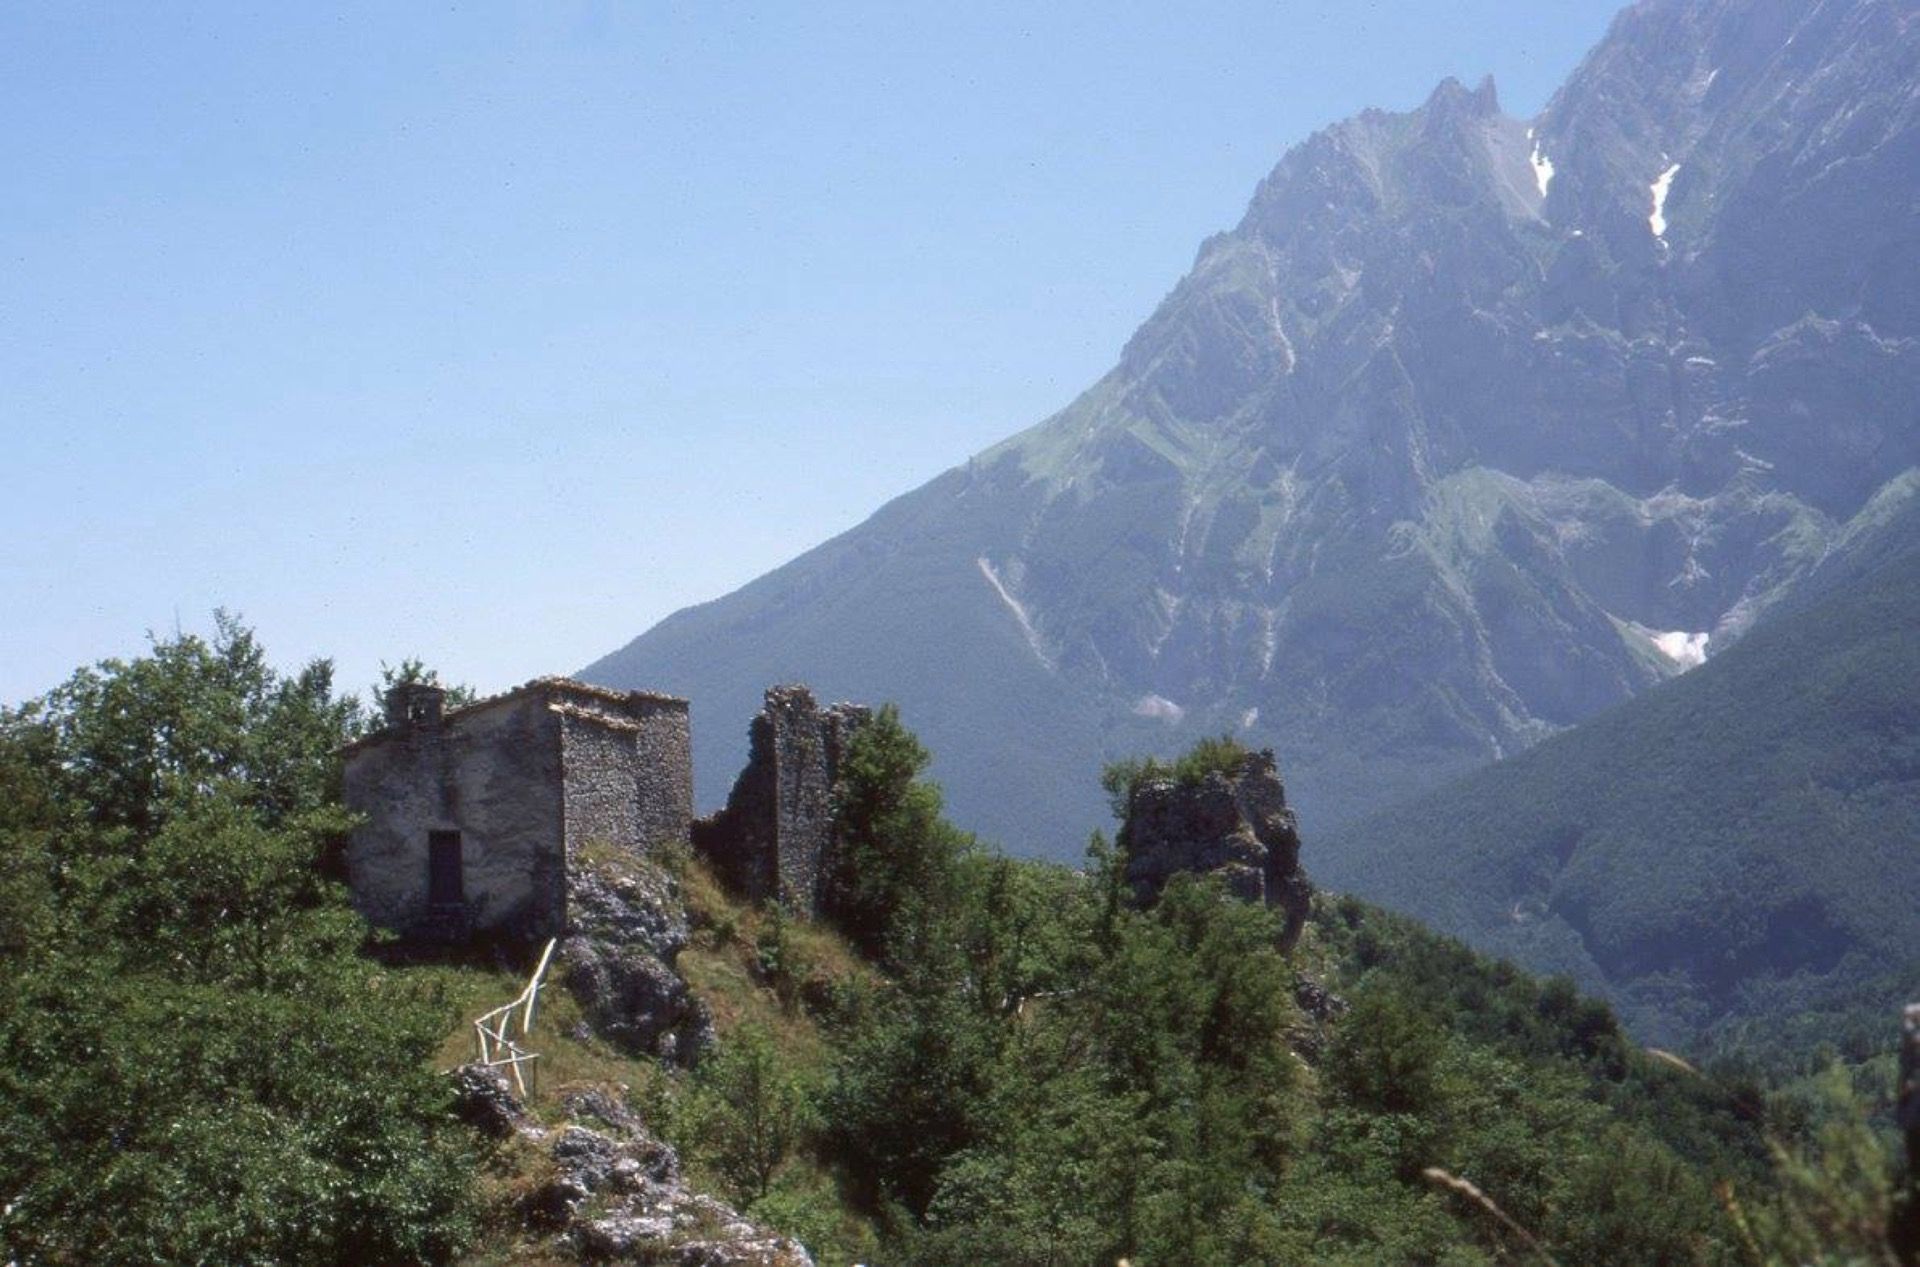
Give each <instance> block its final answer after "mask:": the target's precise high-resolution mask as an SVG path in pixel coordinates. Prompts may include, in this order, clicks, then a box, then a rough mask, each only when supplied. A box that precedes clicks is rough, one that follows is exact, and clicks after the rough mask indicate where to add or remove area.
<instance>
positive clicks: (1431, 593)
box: [590, 0, 1920, 853]
mask: <svg viewBox="0 0 1920 1267" xmlns="http://www.w3.org/2000/svg"><path fill="white" fill-rule="evenodd" d="M1914 12H1915V11H1914V8H1913V5H1912V3H1911V0H1817V2H1816V3H1810V4H1809V3H1801V2H1800V0H1648V2H1647V3H1643V4H1639V5H1635V6H1634V7H1633V8H1631V9H1629V10H1627V11H1626V12H1625V13H1623V14H1622V15H1621V17H1620V18H1619V19H1618V20H1617V21H1616V22H1615V23H1614V24H1613V27H1612V28H1611V30H1610V32H1609V34H1608V36H1607V37H1606V39H1605V40H1603V41H1602V43H1601V45H1600V46H1599V47H1598V48H1596V49H1595V50H1594V52H1593V53H1592V54H1591V55H1590V56H1589V57H1588V58H1587V59H1586V61H1585V62H1584V63H1583V64H1582V65H1581V67H1580V68H1579V69H1578V70H1577V71H1576V72H1575V73H1574V74H1573V75H1572V76H1571V77H1570V79H1569V80H1568V82H1567V84H1566V86H1565V87H1564V88H1563V89H1562V90H1561V91H1560V92H1559V93H1558V94H1556V96H1555V97H1554V98H1553V100H1552V102H1551V103H1550V104H1549V105H1548V107H1547V108H1546V110H1544V111H1543V112H1542V113H1541V115H1540V116H1539V117H1538V118H1537V119H1535V120H1533V121H1532V122H1531V124H1529V123H1528V122H1527V121H1524V120H1518V119H1511V118H1508V117H1507V116H1505V115H1504V114H1502V113H1501V112H1500V110H1499V102H1498V94H1497V91H1496V90H1495V89H1494V87H1493V85H1492V84H1491V82H1484V83H1482V84H1481V85H1480V86H1479V87H1477V88H1473V89H1469V88H1468V87H1466V86H1465V85H1464V84H1462V83H1460V82H1459V81H1455V80H1449V81H1447V82H1445V83H1443V84H1441V85H1440V87H1439V88H1437V89H1436V90H1435V91H1434V92H1433V94H1432V95H1431V96H1430V97H1429V99H1428V100H1427V101H1426V102H1425V103H1424V104H1423V105H1422V106H1420V107H1419V108H1418V109H1416V110H1413V111H1409V112H1404V113H1392V112H1386V111H1378V110H1370V111H1366V112H1364V113H1362V114H1360V115H1358V116H1355V117H1354V118H1351V119H1347V120H1345V121H1342V122H1339V123H1335V124H1333V125H1331V126H1329V127H1327V128H1325V129H1322V130H1321V131H1319V132H1316V133H1315V134H1314V135H1312V136H1310V137H1308V138H1307V139H1305V140H1304V141H1302V142H1301V143H1300V144H1299V145H1297V146H1295V147H1293V148H1292V149H1290V150H1289V151H1288V152H1287V153H1286V154H1285V155H1283V156H1282V157H1281V159H1280V160H1279V162H1278V163H1277V164H1276V165H1275V167H1274V168H1273V170H1272V171H1271V172H1270V173H1269V174H1268V176H1267V177H1266V178H1265V179H1264V180H1263V181H1262V182H1261V183H1260V185H1259V187H1258V188H1257V189H1256V190H1255V192H1254V194H1253V197H1252V199H1251V201H1250V203H1249V205H1248V207H1247V209H1246V212H1245V214H1244V215H1243V216H1242V217H1241V219H1240V220H1239V222H1238V223H1237V224H1236V225H1235V226H1234V227H1233V228H1232V229H1230V230H1228V231H1226V232H1223V233H1218V234H1215V235H1214V236H1212V237H1210V238H1208V239H1207V240H1206V241H1205V242H1204V244H1203V245H1202V246H1201V248H1200V251H1199V252H1198V254H1197V256H1196V259H1195V262H1194V265H1193V268H1192V269H1191V270H1190V272H1189V273H1188V274H1187V276H1185V277H1184V278H1182V279H1181V281H1180V282H1179V283H1178V284H1177V285H1176V286H1175V287H1174V288H1173V290H1172V291H1171V292H1170V293H1169V294H1168V295H1167V297H1166V298H1165V299H1164V300H1163V301H1162V302H1161V303H1160V304H1159V306H1158V307H1157V308H1156V310H1155V311H1154V312H1153V313H1152V314H1151V315H1150V316H1149V317H1148V319H1147V320H1146V321H1145V322H1144V323H1143V324H1142V325H1141V327H1140V328H1139V330H1138V331H1137V332H1136V333H1135V334H1134V336H1133V337H1132V338H1131V339H1130V340H1129V341H1128V342H1127V344H1126V346H1125V348H1124V350H1123V351H1122V353H1121V355H1120V357H1119V360H1118V363H1117V364H1116V365H1115V367H1114V369H1113V370H1112V371H1110V372H1109V373H1108V374H1107V375H1105V376H1104V377H1103V378H1102V379H1101V380H1100V381H1099V382H1097V383H1096V384H1094V385H1093V386H1092V387H1090V388H1089V389H1088V390H1087V391H1086V392H1085V393H1083V394H1082V395H1081V396H1080V397H1079V398H1078V399H1077V400H1075V401H1074V402H1073V403H1072V404H1070V405H1069V406H1068V407H1067V408H1066V409H1064V410H1062V411H1061V412H1060V413H1059V414H1057V415H1055V416H1054V417H1053V418H1050V419H1048V420H1046V421H1044V422H1042V423H1041V424H1039V425H1038V426H1036V427H1033V428H1031V429H1029V430H1027V431H1025V432H1022V433H1020V434H1018V435H1016V436H1013V437H1012V438H1010V439H1008V440H1007V441H1005V442H1003V443H1002V444H1000V445H997V446H995V447H994V448H993V449H991V450H989V451H987V452H986V453H983V454H981V455H979V456H978V457H977V458H976V459H975V460H974V461H973V462H971V463H969V464H968V465H967V466H966V467H964V468H962V469H959V470H956V471H953V472H949V473H948V474H947V475H945V476H943V477H941V478H940V479H939V480H936V481H934V482H933V483H931V484H929V485H927V486H926V487H925V488H923V489H921V490H919V491H918V492H916V493H912V494H909V495H907V496H906V497H904V498H902V499H900V500H899V501H897V502H895V503H894V504H893V505H891V506H889V507H888V508H886V509H885V510H883V511H882V512H881V513H880V514H878V515H876V516H875V517H874V519H873V520H871V521H870V522H869V523H868V524H866V525H863V526H862V527H860V528H857V529H855V530H854V531H853V532H851V533H849V534H847V535H846V536H844V537H842V538H840V539H838V540H836V541H834V542H830V543H828V544H827V545H825V546H822V547H820V548H819V549H818V550H816V551H813V552H811V553H810V554H808V555H806V556H803V557H802V558H801V559H799V560H796V561H795V563H793V564H791V565H789V566H788V567H787V568H784V569H782V570H781V571H779V572H776V573H774V574H772V575H770V576H769V577H767V578H763V580H762V581H760V582H756V583H755V584H754V585H753V586H749V587H748V588H747V589H746V590H743V591H741V592H740V593H739V594H737V595H734V596H732V597H730V598H728V599H724V600H721V601H720V602H718V603H715V604H709V605H707V606H706V607H703V608H700V609H696V610H694V611H690V612H686V613H682V614H681V615H679V616H676V617H673V618H671V619H670V620H668V621H667V622H665V623H664V624H663V625H662V626H660V627H659V628H658V629H656V630H655V631H653V632H652V633H650V634H648V635H647V636H646V637H645V638H643V639H641V640H640V641H639V642H637V643H635V644H634V645H633V646H632V647H630V648H628V649H627V650H626V651H623V652H621V653H619V654H617V655H616V656H613V657H609V659H608V660H606V661H603V662H602V663H601V664H599V665H596V666H594V668H593V669H592V670H590V672H592V673H594V674H596V675H598V676H599V677H600V678H601V679H602V680H607V681H611V682H613V683H615V684H621V685H637V684H647V685H653V686H657V687H664V688H667V689H672V690H676V691H680V692H682V693H686V694H690V695H691V696H692V697H693V698H694V699H695V701H696V703H695V726H694V730H695V735H696V756H697V760H696V765H697V766H699V767H702V768H710V769H716V770H731V769H734V768H737V767H738V765H739V763H740V762H739V754H738V753H737V751H734V750H733V749H734V748H736V747H737V741H734V740H731V739H719V740H715V739H711V738H709V739H705V740H703V739H702V738H701V736H702V735H707V736H732V735H735V734H737V733H738V732H739V722H740V719H741V718H744V717H746V716H748V715H750V714H751V713H752V711H753V708H754V705H755V703H756V701H754V700H753V699H752V698H751V696H750V694H749V693H748V692H747V691H746V690H745V689H743V688H740V687H738V686H737V685H735V684H734V683H735V682H736V681H738V682H753V681H763V680H766V679H767V678H769V677H770V676H780V677H793V678H802V677H804V678H806V679H808V680H811V681H813V682H815V683H816V684H818V685H819V686H820V687H822V688H823V689H825V690H828V691H831V692H833V693H835V694H837V695H845V696H850V697H857V698H866V699H894V700H897V701H898V702H900V703H901V704H902V706H903V711H904V713H905V715H906V716H907V717H908V719H909V720H910V721H912V722H913V723H914V724H916V726H919V727H921V728H922V731H923V734H924V735H925V737H926V738H927V740H928V742H929V746H930V747H931V748H932V749H933V750H934V751H935V752H936V753H937V754H939V757H938V760H939V767H938V769H937V773H938V775H939V776H940V777H941V778H942V780H943V782H944V783H945V784H946V785H947V788H948V790H949V793H950V795H951V798H952V804H953V808H954V811H955V813H956V815H957V816H958V817H959V818H961V820H962V821H965V822H968V823H969V824H971V825H974V826H977V827H979V828H980V829H982V830H983V831H985V832H987V833H988V834H990V835H998V836H1000V837H1001V838H1002V839H1004V840H1005V841H1006V842H1007V843H1008V844H1010V845H1013V846H1014V847H1028V848H1049V849H1057V850H1059V851H1061V852H1062V853H1067V852H1071V851H1072V850H1074V849H1077V847H1078V842H1079V841H1080V840H1082V839H1084V835H1085V831H1086V830H1087V829H1088V828H1089V827H1091V826H1092V825H1093V824H1095V823H1097V822H1098V821H1099V815H1100V800H1099V797H1098V794H1097V791H1096V789H1094V788H1093V787H1092V786H1091V780H1090V779H1089V778H1088V777H1087V773H1086V772H1087V771H1089V770H1092V769H1096V768H1098V766H1099V764H1100V762H1101V760H1102V759H1103V758H1104V757H1108V756H1112V755H1117V754H1120V753H1126V752H1132V751H1141V750H1146V751H1160V752H1167V751H1171V750H1173V749H1175V748H1177V747H1181V746H1184V745H1185V744H1186V743H1188V742H1190V741H1191V740H1192V739H1194V738H1196V737H1198V736H1200V735H1205V734H1218V733H1220V731H1222V730H1231V731H1233V732H1235V733H1236V734H1239V735H1241V736H1242V737H1244V738H1245V739H1246V740H1247V741H1249V742H1250V743H1256V744H1260V745H1266V744H1272V745H1274V746H1276V747H1277V748H1279V749H1280V750H1281V751H1282V752H1284V753H1285V754H1286V755H1287V759H1288V764H1289V769H1290V771H1291V783H1292V786H1293V791H1294V794H1295V798H1296V800H1297V801H1298V803H1299V804H1300V805H1301V806H1302V807H1303V809H1304V812H1305V813H1307V814H1309V815H1313V816H1324V818H1325V819H1327V820H1335V819H1339V818H1343V817H1345V816H1347V815H1348V814H1351V813H1353V812H1356V811H1358V810H1361V809H1364V808H1366V807H1368V806H1369V805H1374V804H1378V803H1379V802H1380V801H1382V800H1383V799H1387V798H1390V797H1392V796H1394V795H1396V794H1399V793H1404V792H1406V791H1409V790H1411V789H1413V788H1415V787H1419V786H1423V785H1425V784H1428V783H1431V782H1432V781H1434V780H1436V779H1439V778H1442V777H1444V776H1446V775H1447V774H1449V773H1453V772H1457V771H1461V770H1464V769H1467V768H1469V767H1471V766H1472V765H1474V764H1476V763H1478V762H1482V761H1486V760H1490V759H1494V758H1497V757H1500V756H1502V755H1504V754H1508V753H1511V752H1514V751H1517V750H1519V749H1521V748H1523V747H1525V746H1527V745H1529V744H1530V743H1532V742H1534V741H1535V740H1537V739H1538V738H1540V737H1542V736H1544V735H1546V734H1550V733H1552V732H1553V731H1555V730H1556V729H1559V728H1562V727H1565V726H1569V725H1572V724H1574V723H1576V722H1578V721H1580V720H1581V719H1582V718H1585V717H1587V716H1590V715H1592V714H1593V713H1594V712H1596V711H1598V710H1600V709H1602V708H1605V707H1606V706H1608V705H1609V704H1612V703H1616V702H1619V701H1620V700H1623V699H1625V698H1626V697H1628V696H1630V695H1632V694H1634V693H1636V692H1638V691H1641V690H1644V689H1645V688H1647V687H1649V686H1652V685H1654V684H1656V683H1658V682H1660V681H1661V680H1663V679H1664V678H1667V677H1670V676H1672V675H1674V674H1676V673H1679V672H1682V671H1684V670H1686V669H1687V668H1688V667H1690V666H1691V665H1693V664H1695V663H1698V655H1697V654H1696V651H1695V649H1697V648H1700V647H1703V646H1704V647H1707V648H1708V649H1709V654H1710V653H1711V650H1712V649H1713V648H1716V647H1718V646H1720V645H1724V643H1725V641H1726V640H1728V639H1730V638H1732V637H1735V636H1737V635H1738V634H1739V633H1740V632H1741V630H1743V629H1744V628H1745V627H1746V626H1747V624H1749V623H1751V621H1752V620H1753V619H1754V618H1755V617H1756V615H1757V614H1760V613H1764V612H1765V611H1767V610H1768V609H1769V607H1770V605H1771V604H1773V603H1774V602H1775V601H1777V600H1778V599H1779V598H1780V597H1781V596H1782V595H1784V594H1786V593H1787V592H1788V591H1789V590H1790V589H1791V588H1792V587H1793V585H1794V584H1796V583H1797V581H1798V580H1799V579H1800V578H1801V577H1803V576H1805V575H1806V574H1807V573H1808V571H1809V570H1810V569H1811V568H1813V567H1814V566H1815V565H1816V564H1817V563H1818V561H1819V560H1820V558H1821V557H1822V555H1823V554H1824V553H1825V552H1826V551H1827V550H1828V549H1829V548H1831V547H1834V546H1835V543H1839V542H1842V541H1844V540H1846V538H1847V529H1846V524H1847V521H1848V520H1849V519H1851V518H1852V517H1853V516H1855V515H1856V514H1859V513H1861V511H1862V508H1863V507H1865V506H1866V505H1867V504H1868V502H1869V499H1870V498H1871V497H1872V496H1873V495H1874V493H1875V492H1876V490H1879V489H1880V488H1882V487H1883V486H1884V485H1886V484H1887V482H1888V481H1889V480H1892V479H1894V478H1896V477H1898V476H1899V475H1900V474H1901V473H1902V472H1903V471H1905V470H1907V469H1908V468H1909V467H1912V466H1915V465H1916V464H1920V424H1916V422H1915V419H1917V418H1920V216H1916V214H1915V205H1916V204H1915V202H1914V190H1915V188H1916V187H1920V126H1917V125H1920V22H1917V21H1915V18H1914ZM873 648H883V650H879V651H877V652H876V651H871V649H873ZM1669 648H1681V649H1682V651H1683V652H1684V654H1681V655H1675V654H1671V653H1670V652H1669V650H1668V649H1669ZM861 649H869V650H864V651H863V650H861ZM702 699H706V700H710V701H712V703H710V704H707V705H705V706H704V707H705V708H707V709H711V710H714V711H712V712H711V713H706V714H704V715H703V705H702V704H701V702H700V701H701V700H702ZM703 747H705V748H706V750H707V751H708V752H710V753H711V754H712V755H711V756H710V757H707V758H701V757H700V756H699V753H700V750H701V749H702V748H703ZM1360 770H1365V771H1366V772H1367V774H1366V777H1365V778H1361V777H1359V776H1358V774H1357V772H1358V771H1360ZM1063 789H1065V790H1064V791H1063ZM724 791H725V789H724V787H718V786H708V787H706V788H705V789H704V790H703V796H704V797H705V798H706V799H707V800H708V802H709V803H713V802H714V801H717V800H718V798H719V796H720V795H722V794H723V793H724ZM1037 824H1042V825H1037Z"/></svg>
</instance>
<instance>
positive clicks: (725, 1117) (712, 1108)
mask: <svg viewBox="0 0 1920 1267" xmlns="http://www.w3.org/2000/svg"><path fill="white" fill-rule="evenodd" d="M696 1078H697V1085H698V1095H697V1097H696V1099H695V1101H694V1103H693V1105H692V1112H691V1119H692V1120H691V1121H690V1122H689V1123H688V1134H689V1135H690V1136H691V1137H692V1138H693V1139H694V1140H695V1141H696V1149H697V1151H698V1153H699V1155H700V1156H701V1157H702V1158H703V1159H704V1160H705V1161H707V1162H708V1164H709V1165H711V1166H712V1167H713V1169H714V1171H715V1172H716V1173H718V1174H719V1175H720V1177H721V1178H722V1179H723V1180H724V1181H725V1182H726V1183H727V1185H728V1186H729V1187H730V1188H731V1189H732V1190H733V1195H734V1197H735V1199H736V1200H738V1201H739V1202H741V1203H742V1204H743V1205H751V1204H753V1203H754V1202H756V1201H759V1200H760V1199H762V1198H763V1197H765V1196H766V1195H767V1193H768V1192H770V1191H771V1190H772V1188H773V1181H774V1178H775V1176H776V1175H778V1174H779V1171H780V1167H781V1166H782V1165H783V1164H784V1163H785V1162H786V1160H787V1157H788V1156H789V1155H790V1154H791V1153H792V1152H793V1149H794V1147H795V1145H796V1144H798V1143H799V1141H800V1139H801V1137H802V1135H803V1134H804V1133H805V1132H807V1131H808V1130H810V1129H812V1128H813V1127H814V1126H815V1125H816V1124H817V1116H816V1114H815V1112H814V1107H813V1101H812V1097H811V1095H810V1094H809V1092H808V1090H807V1088H806V1087H805V1086H803V1085H802V1084H801V1082H800V1080H799V1079H798V1078H797V1077H796V1076H795V1075H794V1074H793V1073H792V1071H791V1070H790V1069H788V1068H787V1067H786V1066H785V1065H784V1064H783V1062H782V1061H781V1059H780V1053H779V1051H778V1049H777V1048H776V1047H775V1045H774V1040H773V1036H772V1035H771V1034H769V1033H767V1031H766V1030H764V1029H761V1028H759V1027H758V1026H753V1025H745V1026H742V1027H741V1028H739V1029H737V1030H735V1031H734V1032H733V1033H732V1034H729V1035H728V1036H727V1039H726V1041H725V1042H724V1043H722V1044H721V1045H720V1049H719V1051H717V1052H716V1053H714V1054H713V1055H711V1056H709V1057H708V1058H707V1059H705V1060H703V1061H702V1062H701V1063H700V1067H699V1070H698V1072H697V1074H696Z"/></svg>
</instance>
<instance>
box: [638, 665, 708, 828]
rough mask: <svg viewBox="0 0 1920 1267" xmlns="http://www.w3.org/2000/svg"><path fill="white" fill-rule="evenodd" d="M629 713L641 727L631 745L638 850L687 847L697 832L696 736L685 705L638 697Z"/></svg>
mask: <svg viewBox="0 0 1920 1267" xmlns="http://www.w3.org/2000/svg"><path fill="white" fill-rule="evenodd" d="M629 708H630V715H631V716H632V717H633V720H634V724H635V725H636V726H637V727H638V729H637V730H636V731H635V733H634V740H633V742H634V760H635V762H636V764H637V768H638V772H639V773H638V782H639V790H640V808H639V832H640V834H639V837H638V839H639V841H640V847H641V848H642V849H652V848H653V847H654V846H656V845H659V844H662V843H672V844H675V845H685V844H686V843H687V840H688V839H689V837H690V835H691V834H692V830H693V732H692V729H691V727H690V725H689V723H688V720H687V701H685V700H683V699H671V698H668V697H667V696H663V695H662V696H652V695H635V696H633V697H632V702H631V704H630V706H629Z"/></svg>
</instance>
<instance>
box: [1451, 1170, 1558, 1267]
mask: <svg viewBox="0 0 1920 1267" xmlns="http://www.w3.org/2000/svg"><path fill="white" fill-rule="evenodd" d="M1420 1175H1421V1177H1422V1178H1424V1179H1425V1180H1426V1181H1427V1182H1428V1183H1431V1184H1433V1185H1434V1186H1435V1187H1437V1188H1444V1189H1446V1190H1447V1191H1448V1192H1452V1193H1454V1194H1455V1195H1457V1196H1460V1197H1463V1198H1465V1199H1466V1200H1467V1201H1468V1202H1469V1203H1470V1204H1472V1205H1473V1206H1475V1207H1476V1208H1478V1209H1479V1210H1480V1211H1481V1212H1482V1213H1484V1214H1487V1215H1489V1216H1491V1217H1492V1218H1493V1220H1494V1221H1495V1222H1496V1223H1498V1224H1499V1225H1500V1226H1501V1227H1504V1228H1506V1229H1507V1231H1509V1232H1511V1233H1513V1235H1514V1236H1515V1237H1517V1238H1519V1240H1520V1243H1521V1244H1523V1245H1525V1246H1526V1247H1527V1248H1528V1249H1529V1250H1531V1251H1533V1253H1534V1254H1535V1255H1536V1256H1537V1257H1538V1258H1539V1259H1540V1261H1541V1262H1543V1263H1546V1264H1547V1267H1559V1264H1558V1263H1557V1262H1555V1260H1554V1257H1553V1255H1552V1254H1549V1253H1548V1252H1547V1247H1546V1246H1545V1245H1542V1244H1541V1243H1540V1239H1539V1238H1538V1237H1536V1236H1535V1235H1534V1234H1533V1233H1532V1232H1529V1231H1528V1230H1527V1229H1526V1228H1524V1227H1522V1226H1521V1225H1520V1224H1519V1223H1518V1222H1516V1221H1515V1220H1514V1218H1513V1217H1512V1216H1511V1215H1509V1214H1508V1213H1507V1212H1506V1211H1505V1210H1503V1209H1501V1208H1500V1207H1499V1206H1498V1205H1497V1204H1495V1202H1494V1199H1493V1198H1492V1197H1490V1196H1488V1195H1487V1194H1486V1193H1484V1192H1482V1191H1481V1190H1480V1188H1479V1186H1478V1185H1476V1184H1475V1183H1473V1181H1472V1180H1469V1179H1462V1178H1461V1177H1460V1176H1458V1175H1452V1174H1448V1173H1447V1172H1446V1171H1444V1170H1442V1169H1440V1167H1438V1166H1428V1167H1427V1168H1426V1169H1425V1170H1423V1171H1421V1172H1420Z"/></svg>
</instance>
